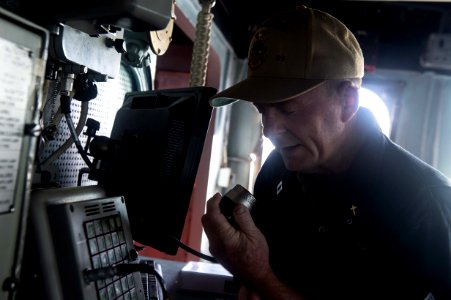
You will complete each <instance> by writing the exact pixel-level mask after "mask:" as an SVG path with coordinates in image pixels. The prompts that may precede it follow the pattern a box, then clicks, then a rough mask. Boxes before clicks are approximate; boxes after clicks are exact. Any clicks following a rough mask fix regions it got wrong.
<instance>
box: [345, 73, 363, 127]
mask: <svg viewBox="0 0 451 300" xmlns="http://www.w3.org/2000/svg"><path fill="white" fill-rule="evenodd" d="M341 98H342V110H341V121H342V122H344V123H346V122H348V121H349V120H350V119H352V117H353V116H354V115H355V114H356V113H357V110H358V109H359V89H358V88H356V87H354V86H352V85H351V84H350V83H349V82H347V84H345V86H343V87H342V90H341Z"/></svg>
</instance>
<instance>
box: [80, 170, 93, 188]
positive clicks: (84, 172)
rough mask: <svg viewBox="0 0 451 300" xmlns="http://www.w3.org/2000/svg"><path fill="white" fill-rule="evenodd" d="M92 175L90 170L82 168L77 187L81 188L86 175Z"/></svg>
mask: <svg viewBox="0 0 451 300" xmlns="http://www.w3.org/2000/svg"><path fill="white" fill-rule="evenodd" d="M89 173H91V169H90V168H81V169H80V171H78V179H77V186H81V181H82V180H83V175H84V174H89Z"/></svg>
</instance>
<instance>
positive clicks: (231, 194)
mask: <svg viewBox="0 0 451 300" xmlns="http://www.w3.org/2000/svg"><path fill="white" fill-rule="evenodd" d="M255 201H256V200H255V197H254V195H252V194H251V193H250V192H249V191H248V190H247V189H246V188H244V187H243V186H242V185H240V184H237V185H235V187H234V188H233V189H231V190H229V191H228V192H227V193H225V194H224V196H222V198H221V202H220V203H219V208H220V210H221V213H222V214H223V215H224V216H225V217H226V219H227V220H228V221H229V223H230V224H232V226H234V227H235V228H237V227H238V225H237V224H236V222H235V220H234V219H233V209H234V208H235V206H236V205H237V204H243V205H244V206H246V207H247V208H248V209H249V210H251V209H252V207H253V206H254V204H255Z"/></svg>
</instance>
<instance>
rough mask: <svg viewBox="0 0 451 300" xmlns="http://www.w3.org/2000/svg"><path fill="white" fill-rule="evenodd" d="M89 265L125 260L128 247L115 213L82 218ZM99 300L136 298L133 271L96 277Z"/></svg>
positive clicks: (118, 216)
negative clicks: (89, 218)
mask: <svg viewBox="0 0 451 300" xmlns="http://www.w3.org/2000/svg"><path fill="white" fill-rule="evenodd" d="M84 226H85V231H86V236H87V238H88V247H89V254H90V258H91V264H92V268H93V269H96V268H100V267H108V266H111V265H115V264H120V263H128V249H127V244H126V241H125V235H124V231H123V227H122V222H121V217H120V215H119V214H117V215H113V216H109V217H106V218H101V219H96V220H90V221H88V222H85V224H84ZM96 287H97V292H98V298H99V299H100V300H113V299H121V300H122V299H123V300H135V299H138V295H137V292H136V287H135V282H134V278H133V274H128V275H125V276H115V277H113V278H109V279H106V280H98V281H96Z"/></svg>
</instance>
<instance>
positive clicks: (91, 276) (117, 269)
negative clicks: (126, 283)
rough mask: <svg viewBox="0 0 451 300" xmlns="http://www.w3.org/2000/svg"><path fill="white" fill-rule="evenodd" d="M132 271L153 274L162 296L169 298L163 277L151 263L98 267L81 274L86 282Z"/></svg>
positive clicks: (167, 299)
mask: <svg viewBox="0 0 451 300" xmlns="http://www.w3.org/2000/svg"><path fill="white" fill-rule="evenodd" d="M134 272H141V273H147V274H151V275H154V276H155V277H156V278H157V280H158V283H159V284H160V286H161V290H162V292H163V298H164V299H166V300H169V294H168V290H167V288H166V283H165V282H164V279H163V277H162V276H161V275H160V273H158V272H157V271H156V270H155V268H154V267H153V266H152V265H149V264H118V265H115V266H110V267H104V268H98V269H93V270H84V271H83V275H84V279H85V282H86V283H90V282H93V281H97V280H103V279H108V278H111V277H114V276H124V275H127V274H130V273H134Z"/></svg>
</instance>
